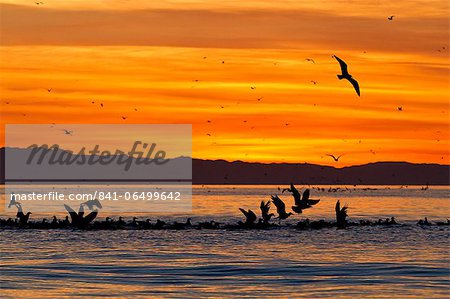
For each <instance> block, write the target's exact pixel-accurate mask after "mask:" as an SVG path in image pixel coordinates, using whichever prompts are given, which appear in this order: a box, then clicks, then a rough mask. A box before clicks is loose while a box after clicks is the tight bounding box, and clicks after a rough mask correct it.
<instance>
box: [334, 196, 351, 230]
mask: <svg viewBox="0 0 450 299" xmlns="http://www.w3.org/2000/svg"><path fill="white" fill-rule="evenodd" d="M334 209H335V211H336V223H337V227H338V228H345V227H346V226H347V216H348V215H347V209H348V207H347V206H344V207H342V208H341V203H340V201H339V200H338V201H337V202H336V206H335V208H334Z"/></svg>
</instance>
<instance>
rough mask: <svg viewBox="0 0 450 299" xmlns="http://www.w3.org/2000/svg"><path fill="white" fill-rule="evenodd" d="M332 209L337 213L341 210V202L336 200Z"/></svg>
mask: <svg viewBox="0 0 450 299" xmlns="http://www.w3.org/2000/svg"><path fill="white" fill-rule="evenodd" d="M334 210H335V211H336V213H339V211H340V210H341V202H340V201H339V200H338V201H337V202H336V206H335V207H334Z"/></svg>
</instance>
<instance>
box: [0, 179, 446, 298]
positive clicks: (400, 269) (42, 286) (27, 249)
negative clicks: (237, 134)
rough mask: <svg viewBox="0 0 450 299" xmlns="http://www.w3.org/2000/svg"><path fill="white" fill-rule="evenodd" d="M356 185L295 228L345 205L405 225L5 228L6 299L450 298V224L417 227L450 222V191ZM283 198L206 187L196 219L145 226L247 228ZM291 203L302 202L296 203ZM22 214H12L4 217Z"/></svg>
mask: <svg viewBox="0 0 450 299" xmlns="http://www.w3.org/2000/svg"><path fill="white" fill-rule="evenodd" d="M328 187H329V186H325V188H326V189H328ZM339 187H341V188H344V186H339ZM347 187H348V188H350V189H351V190H346V191H343V192H340V191H338V192H328V191H325V192H322V191H317V190H315V189H314V190H312V197H314V198H320V199H321V202H320V203H319V204H318V205H317V206H315V207H314V208H312V209H309V210H306V211H305V212H304V214H303V215H300V216H293V217H291V218H290V219H289V221H287V224H289V223H290V224H295V223H296V222H297V221H299V220H302V219H305V218H309V219H311V220H319V219H327V220H332V219H333V218H334V210H333V207H334V204H335V202H336V200H337V199H340V200H341V202H343V203H347V204H348V205H349V214H350V219H349V220H350V221H352V220H353V221H357V220H358V219H371V220H376V219H378V218H386V217H391V216H394V217H395V218H396V220H397V221H398V222H399V223H401V224H404V225H399V226H389V227H383V226H376V227H351V228H348V229H345V230H336V229H331V228H330V229H328V228H326V229H322V230H304V231H301V230H296V229H294V228H292V227H284V228H277V229H270V230H195V229H188V230H179V231H175V230H160V231H152V230H139V231H136V230H134V231H132V230H116V231H79V230H5V229H3V230H0V250H1V254H0V261H1V262H0V296H1V297H2V298H17V297H21V298H44V297H51V298H63V297H80V296H86V297H94V296H99V297H105V296H111V297H123V298H124V297H171V298H189V297H215V298H226V297H239V298H255V297H271V298H272V297H277V298H449V296H450V247H449V232H450V227H449V226H428V227H420V226H417V225H415V223H416V222H417V220H418V219H420V218H423V217H428V219H429V220H431V221H443V220H446V219H447V217H449V216H450V200H449V198H450V188H448V187H433V186H431V187H430V189H428V190H427V191H423V190H420V187H417V186H409V187H408V188H405V187H404V188H400V186H390V187H388V186H370V187H371V188H376V190H363V188H364V187H361V186H359V187H358V188H357V189H356V190H353V187H350V186H347ZM275 193H277V186H203V187H201V186H197V187H194V192H193V194H194V195H193V211H192V214H177V215H170V213H166V214H159V215H155V214H145V215H143V214H140V215H139V217H140V219H146V218H150V219H151V220H152V221H154V220H156V218H160V219H163V220H168V221H172V220H178V221H180V220H182V219H185V218H186V217H192V218H193V222H194V223H195V222H197V221H200V220H211V219H215V220H217V221H219V222H223V223H234V222H236V221H237V220H241V219H242V217H241V215H240V212H239V211H238V207H243V208H246V209H248V208H251V209H253V210H254V211H255V212H257V214H259V209H258V207H259V203H260V201H261V200H262V199H264V200H268V199H269V195H270V194H275ZM282 198H283V199H284V200H285V201H286V203H287V205H288V206H290V205H291V204H292V199H291V198H290V197H289V196H288V195H284V196H282ZM13 215H14V213H13V211H7V212H1V217H2V218H5V217H12V216H13ZM32 216H33V217H32V219H36V220H37V219H41V218H42V217H48V216H49V215H46V214H39V213H35V214H33V215H32ZM105 216H111V215H102V214H100V215H99V218H100V220H103V219H104V217H105ZM113 216H115V217H117V216H118V215H113ZM126 216H127V217H131V215H126Z"/></svg>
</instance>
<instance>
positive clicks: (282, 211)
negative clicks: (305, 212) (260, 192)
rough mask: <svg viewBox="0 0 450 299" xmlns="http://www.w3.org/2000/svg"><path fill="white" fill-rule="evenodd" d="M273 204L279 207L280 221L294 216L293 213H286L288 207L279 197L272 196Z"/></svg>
mask: <svg viewBox="0 0 450 299" xmlns="http://www.w3.org/2000/svg"><path fill="white" fill-rule="evenodd" d="M271 197H272V202H273V204H274V205H275V206H276V207H277V213H278V217H277V218H278V219H279V220H284V219H287V218H288V217H289V216H291V215H293V214H292V213H291V212H289V213H286V205H285V204H284V202H283V201H282V200H281V199H280V198H279V197H278V195H272V196H271Z"/></svg>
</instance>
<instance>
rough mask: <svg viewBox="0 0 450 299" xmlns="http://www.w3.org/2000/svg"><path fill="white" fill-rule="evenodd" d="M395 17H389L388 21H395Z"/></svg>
mask: <svg viewBox="0 0 450 299" xmlns="http://www.w3.org/2000/svg"><path fill="white" fill-rule="evenodd" d="M394 17H395V16H389V17H388V18H387V19H388V20H389V21H393V20H394Z"/></svg>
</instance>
